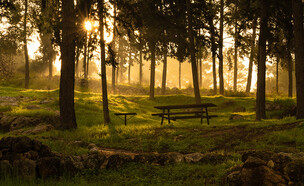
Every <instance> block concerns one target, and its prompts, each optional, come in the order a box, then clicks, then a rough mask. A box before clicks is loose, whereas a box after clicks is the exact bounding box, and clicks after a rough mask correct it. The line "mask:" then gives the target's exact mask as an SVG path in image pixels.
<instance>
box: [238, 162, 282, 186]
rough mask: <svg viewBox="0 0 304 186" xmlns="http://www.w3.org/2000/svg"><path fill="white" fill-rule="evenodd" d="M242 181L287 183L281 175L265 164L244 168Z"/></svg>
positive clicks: (248, 183)
mask: <svg viewBox="0 0 304 186" xmlns="http://www.w3.org/2000/svg"><path fill="white" fill-rule="evenodd" d="M241 181H242V184H243V185H265V186H268V185H269V186H270V185H282V186H283V185H286V182H285V180H284V178H283V177H282V176H281V175H279V174H278V173H276V172H275V171H273V170H272V169H270V168H268V167H266V166H264V165H262V166H258V167H255V168H243V169H242V171H241Z"/></svg>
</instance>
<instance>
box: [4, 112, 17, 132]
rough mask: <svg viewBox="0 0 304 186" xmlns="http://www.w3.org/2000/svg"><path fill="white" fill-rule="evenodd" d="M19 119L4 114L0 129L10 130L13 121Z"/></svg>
mask: <svg viewBox="0 0 304 186" xmlns="http://www.w3.org/2000/svg"><path fill="white" fill-rule="evenodd" d="M15 119H17V117H16V116H8V115H3V116H2V117H1V120H0V130H1V131H3V132H8V131H10V128H11V123H12V122H13V121H14V120H15Z"/></svg>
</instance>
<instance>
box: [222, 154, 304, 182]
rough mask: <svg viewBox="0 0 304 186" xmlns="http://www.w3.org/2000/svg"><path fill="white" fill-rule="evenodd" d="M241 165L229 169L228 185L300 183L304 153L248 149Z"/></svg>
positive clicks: (303, 171) (303, 178)
mask: <svg viewBox="0 0 304 186" xmlns="http://www.w3.org/2000/svg"><path fill="white" fill-rule="evenodd" d="M242 161H243V162H244V163H243V164H242V165H241V166H238V167H235V168H233V169H231V171H230V172H229V174H228V176H227V182H228V183H229V185H266V186H267V185H301V184H303V183H304V174H303V173H304V153H296V154H291V153H283V152H280V153H272V152H264V151H248V152H245V153H244V154H243V156H242Z"/></svg>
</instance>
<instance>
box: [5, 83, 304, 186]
mask: <svg viewBox="0 0 304 186" xmlns="http://www.w3.org/2000/svg"><path fill="white" fill-rule="evenodd" d="M0 96H10V97H15V98H17V99H18V100H19V104H18V106H5V105H4V106H0V112H5V113H6V114H10V115H23V116H37V115H38V116H42V117H43V116H55V115H57V114H58V111H59V106H58V103H59V101H58V96H59V91H58V89H56V90H49V91H46V90H31V89H30V90H25V89H20V88H13V87H0ZM43 100H50V101H49V102H47V103H44V104H41V102H42V101H43ZM267 101H268V102H273V103H276V104H281V105H283V106H286V107H291V106H292V105H293V104H294V103H295V100H294V99H289V98H288V99H287V98H277V97H276V98H269V99H268V100H267ZM202 102H204V103H207V102H212V103H214V104H216V105H217V107H214V108H210V113H214V114H217V115H218V116H219V117H217V118H213V119H211V120H210V125H207V124H206V121H205V120H204V124H202V125H201V124H200V121H199V119H190V120H177V121H175V122H172V123H170V124H168V123H167V121H165V122H164V125H162V126H161V125H160V118H159V117H153V116H151V114H152V113H155V112H159V111H158V110H157V109H154V106H156V105H173V104H190V103H194V98H193V97H192V96H189V95H166V96H156V97H155V100H149V98H148V97H147V96H138V95H137V96H136V95H135V96H124V95H110V96H109V109H110V117H111V124H109V125H107V126H105V125H104V124H103V114H102V97H101V94H99V93H92V92H79V91H76V92H75V112H76V119H77V124H78V128H77V129H74V130H70V131H60V130H53V131H50V132H45V133H40V134H37V135H31V136H30V137H31V138H35V139H38V140H40V141H42V142H43V143H44V144H47V145H49V146H50V147H51V148H52V150H53V151H56V152H60V153H63V154H68V155H81V154H85V153H87V152H88V150H87V149H86V148H81V147H78V146H75V145H72V142H73V141H84V142H86V143H88V144H89V143H95V144H97V145H99V146H102V147H105V148H117V149H125V150H130V151H137V152H180V153H183V154H187V153H192V152H202V153H206V152H218V153H230V154H234V157H236V158H234V159H230V160H228V161H227V162H224V163H223V164H219V165H206V164H198V165H189V164H180V165H172V166H171V165H170V166H155V165H139V164H128V165H127V166H125V167H122V169H120V170H110V171H102V172H101V173H100V174H99V175H94V176H92V177H90V175H91V174H84V175H81V176H80V177H79V178H74V179H77V180H73V179H72V180H71V179H70V180H59V181H58V180H57V181H56V183H58V184H56V185H60V184H62V185H66V184H65V183H67V184H68V185H70V184H72V183H75V184H76V183H77V184H78V183H79V185H86V184H93V185H94V184H95V183H103V184H105V185H119V184H118V183H117V181H116V180H118V179H119V180H121V182H120V183H121V185H150V184H152V185H183V184H187V185H201V184H203V182H204V180H205V181H206V182H207V183H210V184H212V183H219V181H220V177H221V176H222V175H224V173H225V171H226V170H227V169H229V168H230V167H232V166H234V165H236V164H239V163H240V162H239V157H240V153H241V152H242V151H244V150H250V149H258V150H273V151H285V152H301V151H303V150H304V137H303V136H304V124H303V122H302V123H299V124H295V125H294V126H292V127H289V128H288V127H285V126H287V125H286V124H289V123H294V122H300V121H297V120H296V119H295V117H285V118H283V119H280V120H278V119H266V120H262V121H259V122H258V121H256V120H255V106H254V105H255V99H254V98H253V97H224V96H203V97H202ZM29 105H38V106H39V108H38V109H32V110H31V109H27V106H29ZM237 107H245V108H246V112H237V113H235V112H233V110H234V109H235V108H237ZM115 112H136V113H137V114H138V115H137V116H136V117H134V118H133V119H131V120H129V121H128V125H127V126H125V125H124V122H123V121H122V120H120V119H119V118H118V117H116V116H115V115H114V113H115ZM273 112H275V111H269V112H267V115H271V114H273ZM231 114H240V115H243V116H244V119H243V120H235V121H230V120H229V116H230V115H231ZM8 135H14V134H11V133H6V134H1V136H8ZM171 173H172V174H171ZM88 180H90V181H88ZM8 181H9V180H8ZM43 184H46V185H48V184H49V185H52V182H50V183H48V182H43ZM77 184H76V185H77ZM15 185H16V184H15Z"/></svg>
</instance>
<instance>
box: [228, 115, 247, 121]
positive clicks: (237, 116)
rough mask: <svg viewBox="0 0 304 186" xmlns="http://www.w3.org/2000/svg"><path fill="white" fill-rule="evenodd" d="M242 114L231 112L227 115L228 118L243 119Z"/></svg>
mask: <svg viewBox="0 0 304 186" xmlns="http://www.w3.org/2000/svg"><path fill="white" fill-rule="evenodd" d="M243 119H244V116H242V115H239V114H232V115H230V116H229V120H243Z"/></svg>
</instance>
